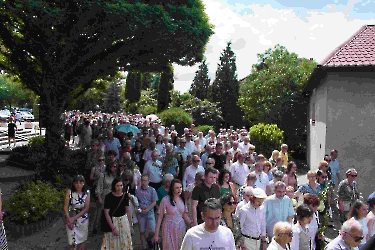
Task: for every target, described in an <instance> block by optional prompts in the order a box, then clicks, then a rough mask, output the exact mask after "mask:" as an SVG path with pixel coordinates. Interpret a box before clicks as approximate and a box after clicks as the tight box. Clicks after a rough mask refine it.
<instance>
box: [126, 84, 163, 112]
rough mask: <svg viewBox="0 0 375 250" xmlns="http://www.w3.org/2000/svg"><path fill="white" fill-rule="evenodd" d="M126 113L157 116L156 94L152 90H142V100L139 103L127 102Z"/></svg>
mask: <svg viewBox="0 0 375 250" xmlns="http://www.w3.org/2000/svg"><path fill="white" fill-rule="evenodd" d="M124 106H125V107H126V112H127V113H131V114H135V113H139V114H143V115H149V114H156V113H157V108H156V106H157V101H156V100H155V99H154V94H153V92H152V90H151V89H147V90H142V91H141V98H140V99H139V101H138V102H136V103H132V104H128V102H127V100H125V105H124Z"/></svg>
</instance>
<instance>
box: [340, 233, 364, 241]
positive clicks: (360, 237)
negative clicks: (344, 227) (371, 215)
mask: <svg viewBox="0 0 375 250" xmlns="http://www.w3.org/2000/svg"><path fill="white" fill-rule="evenodd" d="M344 233H346V234H349V235H350V237H352V238H353V240H354V241H355V242H360V241H361V240H363V238H364V237H363V236H358V237H354V236H353V235H351V234H350V233H348V232H345V231H344Z"/></svg>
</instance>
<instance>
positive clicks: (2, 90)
mask: <svg viewBox="0 0 375 250" xmlns="http://www.w3.org/2000/svg"><path fill="white" fill-rule="evenodd" d="M28 91H30V90H27V89H25V88H24V87H23V86H22V83H21V82H20V81H19V79H18V78H17V77H14V76H10V75H6V74H1V75H0V101H1V102H3V104H6V105H8V106H9V109H10V110H11V109H12V106H14V105H15V104H16V103H18V102H19V101H21V100H23V99H26V98H27V96H28V93H27V92H28Z"/></svg>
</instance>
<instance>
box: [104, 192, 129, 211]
mask: <svg viewBox="0 0 375 250" xmlns="http://www.w3.org/2000/svg"><path fill="white" fill-rule="evenodd" d="M124 195H125V197H124V198H123V199H122V201H121V198H122V196H114V195H113V194H112V192H110V193H109V194H107V195H106V196H105V200H104V209H109V213H110V215H111V216H114V217H121V216H123V215H125V214H126V209H125V207H128V206H129V198H128V195H127V194H124ZM120 201H121V204H120V205H119V203H120ZM117 206H118V208H117V210H116V211H115V213H113V212H114V210H115V209H116V207H117Z"/></svg>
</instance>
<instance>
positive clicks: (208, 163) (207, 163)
mask: <svg viewBox="0 0 375 250" xmlns="http://www.w3.org/2000/svg"><path fill="white" fill-rule="evenodd" d="M211 164H212V165H213V164H214V163H213V162H206V165H211Z"/></svg>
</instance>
